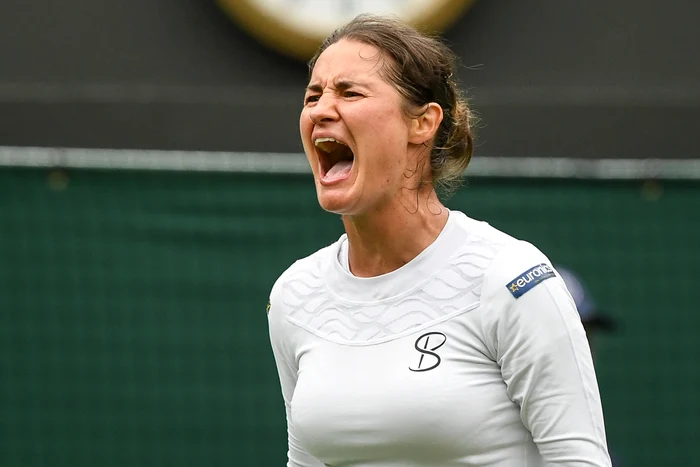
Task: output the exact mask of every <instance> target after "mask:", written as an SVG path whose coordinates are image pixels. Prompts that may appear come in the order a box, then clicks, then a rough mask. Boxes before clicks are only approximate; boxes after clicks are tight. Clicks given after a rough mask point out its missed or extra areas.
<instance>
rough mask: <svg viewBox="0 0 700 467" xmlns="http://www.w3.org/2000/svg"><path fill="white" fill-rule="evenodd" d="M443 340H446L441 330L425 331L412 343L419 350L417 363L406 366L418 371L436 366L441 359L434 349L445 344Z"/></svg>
mask: <svg viewBox="0 0 700 467" xmlns="http://www.w3.org/2000/svg"><path fill="white" fill-rule="evenodd" d="M445 342H447V337H446V336H445V335H444V334H443V333H441V332H426V333H425V334H423V335H422V336H420V337H419V338H418V339H416V343H415V344H414V347H415V349H416V350H417V351H418V352H420V359H419V360H418V365H417V366H415V367H408V369H409V370H411V371H416V372H419V371H428V370H432V369H434V368H437V367H438V365H440V363H441V362H442V359H441V358H440V355H438V354H437V353H435V351H436V350H437V349H439V348H440V347H442V346H443V345H445Z"/></svg>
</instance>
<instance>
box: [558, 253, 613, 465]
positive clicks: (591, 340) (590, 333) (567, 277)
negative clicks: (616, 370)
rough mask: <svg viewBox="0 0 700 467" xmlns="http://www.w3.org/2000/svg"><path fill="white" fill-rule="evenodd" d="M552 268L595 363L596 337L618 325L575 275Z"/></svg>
mask: <svg viewBox="0 0 700 467" xmlns="http://www.w3.org/2000/svg"><path fill="white" fill-rule="evenodd" d="M554 267H555V269H556V270H557V272H558V273H559V275H561V278H562V279H563V280H564V283H565V284H566V288H567V289H569V293H571V297H572V298H573V299H574V302H575V303H576V308H577V309H578V314H579V315H580V316H581V322H582V323H583V327H584V329H585V330H586V336H587V337H588V345H590V347H591V353H592V354H593V361H594V362H595V360H596V352H595V347H594V345H595V338H596V336H598V335H599V333H601V332H612V331H614V330H616V329H617V328H618V323H617V322H616V321H615V320H614V319H612V318H611V317H610V315H607V314H606V313H605V312H603V311H601V310H600V309H599V308H598V306H597V305H596V303H595V301H594V300H593V298H592V297H591V294H590V293H589V292H588V289H587V288H586V286H585V284H584V283H583V281H582V280H581V278H580V277H579V276H578V275H577V274H576V273H574V272H573V271H571V270H570V269H567V268H566V267H563V266H560V265H555V266H554ZM608 450H609V452H610V458H611V460H612V463H613V467H622V463H621V462H620V459H619V458H618V457H617V456H616V455H615V451H614V449H608Z"/></svg>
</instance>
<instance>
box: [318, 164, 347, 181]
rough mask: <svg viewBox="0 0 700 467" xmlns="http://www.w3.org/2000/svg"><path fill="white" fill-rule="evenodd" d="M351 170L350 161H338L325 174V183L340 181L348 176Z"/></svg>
mask: <svg viewBox="0 0 700 467" xmlns="http://www.w3.org/2000/svg"><path fill="white" fill-rule="evenodd" d="M351 169H352V161H339V162H336V163H335V164H334V165H333V167H331V168H330V170H329V171H328V172H327V173H326V176H325V177H324V178H325V179H326V180H327V181H329V182H330V181H335V180H342V179H343V178H345V177H347V176H348V175H349V174H350V170H351Z"/></svg>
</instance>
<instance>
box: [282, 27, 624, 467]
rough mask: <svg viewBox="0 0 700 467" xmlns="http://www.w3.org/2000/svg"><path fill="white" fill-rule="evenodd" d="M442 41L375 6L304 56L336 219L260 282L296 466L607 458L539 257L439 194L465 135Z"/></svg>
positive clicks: (466, 141)
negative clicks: (314, 245) (328, 240)
mask: <svg viewBox="0 0 700 467" xmlns="http://www.w3.org/2000/svg"><path fill="white" fill-rule="evenodd" d="M454 66H455V57H454V55H453V54H452V52H451V51H450V50H449V49H448V48H447V47H446V46H445V45H443V44H442V43H441V42H439V41H438V40H436V39H434V38H431V37H428V36H425V35H423V34H421V33H419V32H417V31H416V30H414V29H412V28H410V27H409V26H407V25H405V24H403V23H401V22H399V21H397V20H394V19H388V18H384V17H377V16H360V17H358V18H356V19H355V20H353V21H352V22H350V23H349V24H347V25H345V26H344V27H342V28H340V29H339V30H337V31H336V32H334V33H333V34H332V35H331V36H329V37H328V38H327V39H326V41H325V42H324V43H323V45H322V46H321V48H320V50H319V51H318V53H317V55H316V57H315V58H314V59H313V60H312V61H311V62H310V81H309V85H308V87H307V89H306V95H305V98H304V107H303V110H302V111H301V118H300V129H301V138H302V142H303V146H304V150H305V152H306V156H307V157H308V160H309V163H310V165H311V169H312V171H313V175H314V180H315V184H316V190H317V195H318V201H319V203H320V205H321V207H322V208H323V209H325V210H326V211H329V212H332V213H336V214H339V215H340V216H341V218H342V221H343V224H344V226H345V234H344V235H343V236H341V237H340V239H339V240H338V241H337V242H335V243H334V244H332V245H330V246H328V247H326V248H323V249H321V250H320V251H318V252H316V253H314V254H312V255H311V256H309V257H306V258H303V259H300V260H298V261H297V262H296V263H294V264H293V265H292V266H291V267H290V268H289V269H287V271H285V272H284V273H283V274H282V275H281V277H280V278H279V279H278V280H277V281H276V283H275V285H274V287H273V289H272V292H271V296H270V302H271V306H270V309H269V318H268V319H269V324H270V338H271V343H272V348H273V351H274V356H275V359H276V363H277V368H278V371H279V377H280V382H281V386H282V394H283V397H284V402H285V405H286V409H287V410H286V418H287V425H288V435H289V439H288V443H289V447H288V463H287V465H288V466H290V467H312V466H313V467H318V466H324V465H325V466H337V467H340V466H342V467H442V466H469V467H486V466H489V467H533V466H538V467H539V466H545V465H546V466H569V467H583V466H586V467H608V466H610V458H609V455H608V451H607V447H606V438H605V428H604V423H603V413H602V409H601V402H600V397H599V393H598V388H597V382H596V376H595V373H594V369H593V362H592V359H591V353H590V350H589V347H588V344H587V342H586V335H585V333H584V330H583V326H582V324H581V321H580V319H579V315H578V313H577V311H576V308H575V305H574V303H573V301H572V299H571V296H570V294H569V293H568V291H567V289H566V287H565V285H564V283H563V282H562V280H561V279H560V277H559V275H558V274H557V272H556V270H555V269H554V268H553V267H552V266H551V263H550V261H549V259H548V258H547V257H546V256H545V255H544V254H543V253H541V252H540V251H539V250H538V249H537V248H535V247H534V246H533V245H531V244H529V243H527V242H525V241H522V240H518V239H515V238H513V237H511V236H509V235H507V234H505V233H503V232H500V231H498V230H496V229H495V228H493V227H491V226H489V225H488V224H486V223H484V222H480V221H477V220H474V219H471V218H469V217H468V216H467V215H465V214H463V213H461V212H458V211H451V210H448V209H447V208H446V207H445V206H444V205H443V204H442V203H441V201H440V199H439V198H438V196H437V194H436V187H438V188H439V187H442V186H445V185H450V184H451V183H453V182H455V181H456V180H458V179H459V178H460V176H461V175H462V173H463V171H464V169H465V168H466V167H467V165H468V163H469V160H470V158H471V154H472V150H473V140H472V134H471V129H470V119H471V114H470V109H469V107H468V105H467V103H466V101H465V100H464V99H463V97H462V95H461V93H460V92H459V91H458V89H457V86H456V83H455V81H454V79H453V72H454Z"/></svg>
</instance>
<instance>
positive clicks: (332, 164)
mask: <svg viewBox="0 0 700 467" xmlns="http://www.w3.org/2000/svg"><path fill="white" fill-rule="evenodd" d="M384 60H388V59H386V58H384V56H382V55H381V53H380V51H379V49H377V48H376V47H374V46H371V45H368V44H364V43H362V42H358V41H353V40H341V41H339V42H337V43H335V44H333V45H331V46H330V47H328V48H327V49H326V50H325V51H324V52H323V53H322V54H321V56H320V57H319V59H318V61H317V62H316V65H315V67H314V69H313V72H312V76H311V79H310V82H309V85H308V87H307V90H306V95H305V99H304V109H303V110H302V112H301V117H300V122H299V126H300V130H301V138H302V142H303V145H304V151H305V153H306V157H307V158H308V160H309V163H310V165H311V169H312V171H313V174H314V179H315V182H316V191H317V195H318V201H319V203H320V205H321V207H322V208H323V209H325V210H327V211H330V212H334V213H338V214H343V215H361V214H365V213H369V212H371V211H372V210H378V209H381V208H383V207H385V206H386V205H387V204H388V203H390V202H391V201H392V200H395V199H396V198H397V197H398V196H400V195H401V192H402V188H405V187H409V186H411V185H410V183H411V182H410V178H411V176H413V175H416V176H417V177H420V176H421V175H422V174H421V173H418V174H416V172H420V171H417V170H416V169H417V166H418V159H417V157H416V153H417V152H418V151H415V150H414V151H411V150H410V148H411V146H412V143H411V128H412V126H411V119H410V118H408V117H407V116H406V113H405V111H404V101H403V98H402V96H401V95H400V94H399V92H398V91H397V90H396V88H395V86H394V85H393V84H391V83H389V82H387V81H386V80H385V78H384V77H383V76H382V73H381V70H382V67H383V66H384ZM423 155H424V156H425V153H424V154H423ZM414 178H415V177H414Z"/></svg>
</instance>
